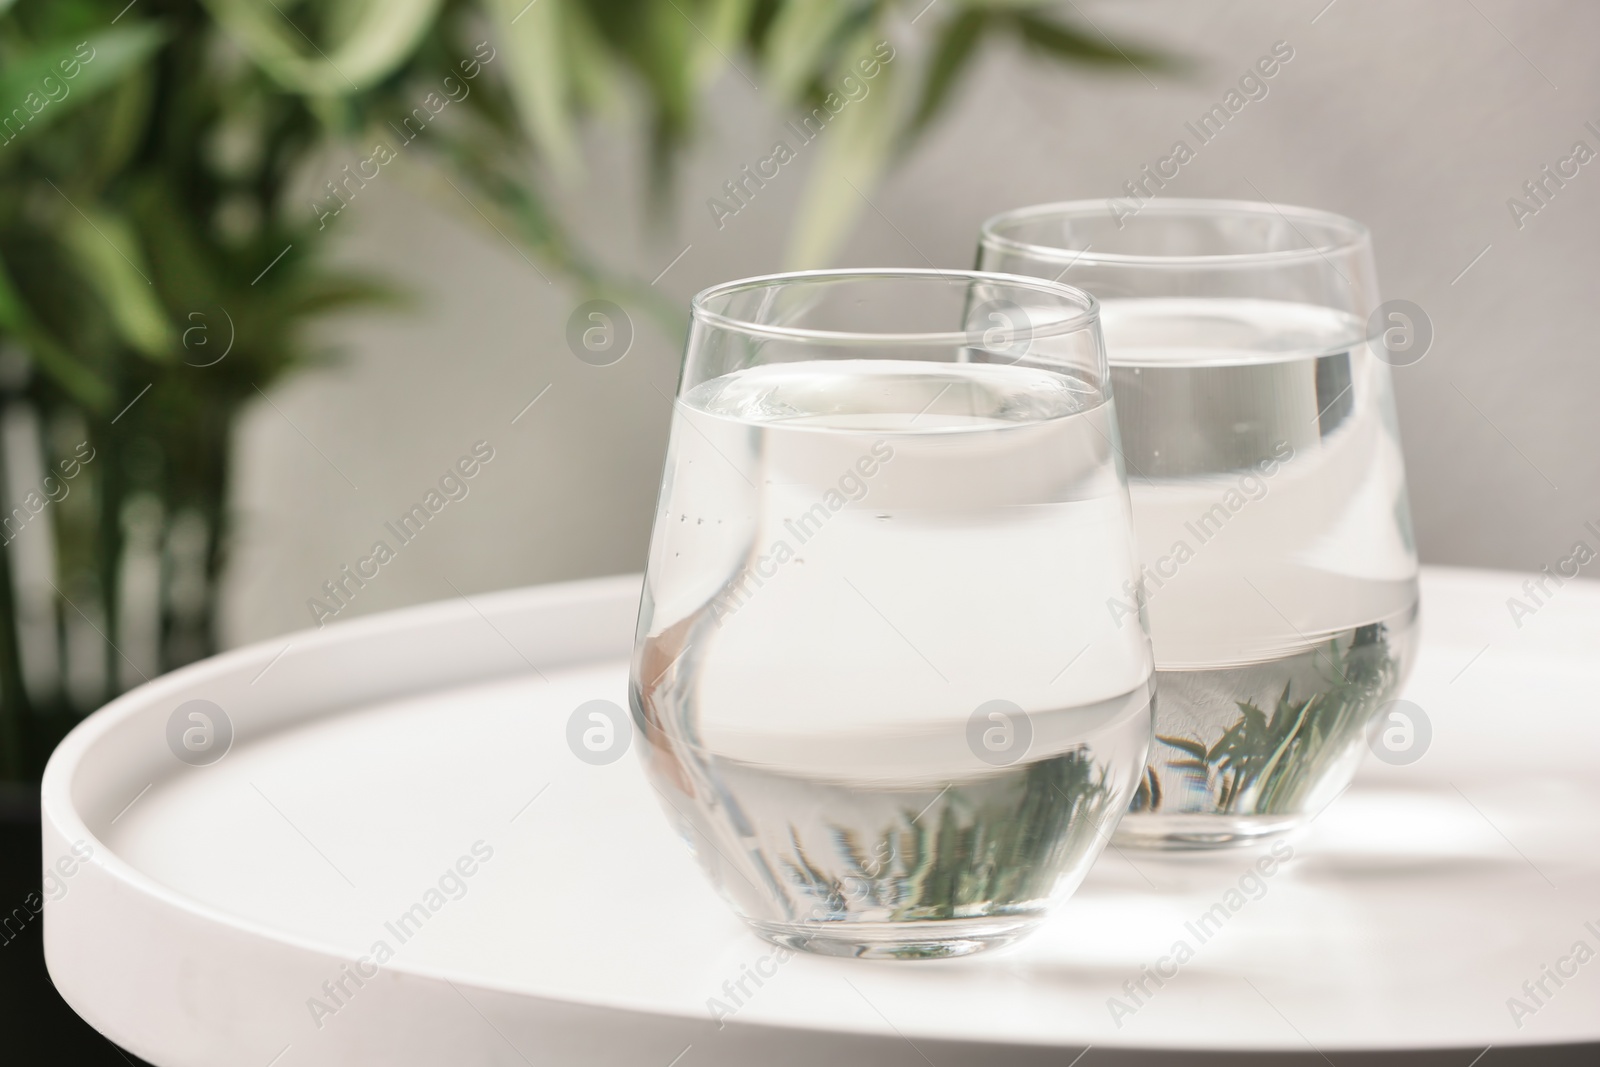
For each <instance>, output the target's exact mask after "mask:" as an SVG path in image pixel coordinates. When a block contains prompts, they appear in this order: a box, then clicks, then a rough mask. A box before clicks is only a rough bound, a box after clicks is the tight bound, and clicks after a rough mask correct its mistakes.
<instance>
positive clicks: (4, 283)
mask: <svg viewBox="0 0 1600 1067" xmlns="http://www.w3.org/2000/svg"><path fill="white" fill-rule="evenodd" d="M0 331H4V332H5V333H7V334H10V335H11V336H12V337H13V338H14V339H16V340H17V341H19V342H21V343H22V344H23V345H24V346H25V347H26V348H27V350H28V355H29V356H30V357H32V359H33V361H34V363H35V365H37V366H38V368H39V369H40V370H41V371H43V372H44V373H45V375H46V376H48V377H49V378H50V379H51V380H52V381H54V382H55V383H56V384H57V385H59V386H60V387H61V388H62V389H63V390H65V391H66V393H67V394H68V395H69V396H71V397H72V398H73V399H74V400H76V401H77V402H78V403H80V404H82V405H83V406H84V407H87V408H89V409H90V410H91V411H103V410H104V409H105V407H106V406H107V405H108V404H110V403H111V385H110V383H109V382H107V381H106V380H105V379H103V378H101V377H100V375H98V374H96V373H95V372H94V371H93V370H91V369H90V368H88V367H86V366H84V365H83V364H82V363H79V362H78V361H77V360H76V359H74V358H73V357H72V356H71V355H70V354H68V352H67V350H66V349H65V348H64V347H63V346H62V345H61V344H60V343H59V342H58V341H56V339H55V338H53V337H51V336H50V335H49V333H48V332H47V331H46V330H45V329H44V328H43V327H42V326H40V325H39V324H38V323H37V322H36V321H35V320H34V318H33V316H32V314H30V313H29V311H28V307H27V305H26V304H25V303H23V300H22V297H21V295H20V294H19V293H18V292H17V290H16V287H15V286H14V285H13V284H12V282H11V275H10V273H9V272H8V271H7V270H6V267H5V264H4V263H3V262H0Z"/></svg>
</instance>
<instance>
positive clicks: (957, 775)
mask: <svg viewBox="0 0 1600 1067" xmlns="http://www.w3.org/2000/svg"><path fill="white" fill-rule="evenodd" d="M1115 439H1116V429H1115V423H1114V419H1113V417H1112V408H1111V394H1110V390H1109V387H1108V379H1107V368H1106V362H1105V351H1104V347H1103V345H1102V342H1101V337H1100V329H1099V325H1098V322H1097V308H1096V305H1095V302H1094V300H1093V299H1091V298H1090V297H1089V296H1087V295H1086V294H1084V293H1082V292H1079V291H1077V290H1074V289H1070V288H1068V287H1066V286H1063V285H1057V284H1053V283H1050V282H1045V281H1041V280H1038V279H1033V278H1008V277H1002V276H994V275H986V274H980V273H976V272H970V271H949V272H945V271H932V270H869V271H850V272H832V271H820V272H809V273H802V274H789V275H776V276H772V277H766V278H754V279H749V280H745V281H737V282H730V283H728V284H726V285H720V286H717V287H715V288H713V289H708V290H706V291H705V292H702V293H701V294H700V295H699V296H697V297H696V298H695V300H694V304H693V314H692V325H691V329H690V334H689V342H688V349H687V353H686V355H685V357H684V366H683V374H682V378H681V380H680V382H679V386H678V394H677V398H676V400H675V402H674V405H673V422H672V435H671V442H670V445H669V449H668V454H667V462H666V470H665V473H664V475H663V477H662V487H661V497H660V504H659V507H658V510H657V512H656V518H655V528H654V532H653V534H652V536H651V543H650V558H649V565H648V570H647V572H646V577H645V590H644V599H643V602H642V604H641V607H640V614H639V628H638V635H637V641H636V646H635V655H634V660H633V670H632V678H631V688H630V697H631V701H632V707H633V715H634V718H635V722H636V725H637V726H638V729H639V733H640V735H641V736H642V737H643V739H644V743H643V744H642V745H641V749H642V755H643V759H644V763H645V767H646V769H647V773H648V776H649V778H650V781H651V784H652V785H653V786H654V788H655V790H656V792H657V793H658V794H659V796H660V799H661V801H662V806H663V809H664V810H665V812H666V813H667V815H668V817H669V819H670V820H671V821H672V822H673V823H674V824H675V825H676V826H677V828H678V829H679V831H680V832H681V834H682V835H683V837H684V839H685V840H686V842H687V843H688V845H689V847H690V848H691V849H692V850H693V852H694V854H695V856H696V857H697V858H698V860H699V861H700V863H701V865H702V866H703V867H704V869H705V871H706V872H707V874H708V875H709V876H710V878H711V880H712V882H713V883H714V884H715V885H716V887H717V889H718V890H719V891H720V892H721V893H722V895H723V896H724V897H725V898H726V900H727V901H728V902H729V903H730V904H731V905H732V907H733V908H734V910H735V911H736V912H738V914H739V915H740V916H742V917H743V918H744V919H745V921H747V922H748V923H749V924H750V925H751V926H752V927H753V928H754V929H755V931H756V932H757V933H759V934H760V935H761V936H763V937H765V938H767V939H769V940H771V941H774V942H777V943H779V944H781V945H785V946H788V947H790V948H795V949H802V950H808V951H812V952H818V953H823V954H828V955H838V956H856V957H879V958H923V957H938V956H951V955H961V954H964V953H968V952H973V951H976V950H979V949H982V948H984V947H987V946H991V945H996V944H1003V943H1005V942H1007V941H1010V940H1013V939H1015V938H1016V937H1018V936H1020V935H1022V934H1023V933H1025V932H1026V931H1027V930H1028V929H1030V928H1031V927H1032V926H1034V925H1035V924H1037V923H1038V922H1039V921H1040V920H1041V919H1042V917H1043V916H1044V914H1045V912H1046V910H1047V908H1048V907H1049V906H1050V904H1051V902H1052V901H1053V900H1058V899H1060V897H1061V896H1062V895H1064V894H1066V893H1069V892H1070V891H1071V890H1072V889H1073V888H1075V887H1076V885H1077V883H1078V882H1079V881H1080V880H1081V879H1082V878H1083V876H1084V874H1085V873H1086V872H1087V870H1088V868H1089V866H1090V864H1092V863H1093V861H1094V859H1095V857H1096V856H1097V855H1098V854H1099V852H1100V850H1101V848H1102V847H1103V846H1104V845H1105V844H1106V842H1107V841H1108V840H1109V836H1110V834H1111V832H1112V830H1113V828H1114V827H1115V824H1116V821H1117V819H1118V818H1119V817H1120V815H1121V814H1122V812H1123V811H1124V810H1125V809H1126V807H1127V805H1128V802H1129V799H1130V798H1131V796H1132V794H1133V791H1134V789H1135V788H1136V787H1137V785H1138V782H1139V781H1140V775H1141V774H1142V772H1143V768H1144V763H1145V759H1146V754H1147V750H1148V747H1149V743H1150V742H1149V739H1150V714H1151V713H1150V693H1151V690H1152V681H1151V677H1152V672H1153V670H1154V661H1153V659H1152V657H1151V653H1150V646H1149V640H1148V637H1147V635H1146V632H1145V630H1144V628H1143V626H1142V625H1141V624H1140V623H1139V621H1138V620H1137V619H1135V620H1134V621H1133V623H1132V624H1131V625H1125V626H1124V625H1117V624H1116V622H1115V621H1114V620H1112V619H1111V618H1110V617H1109V616H1108V615H1107V613H1106V610H1105V601H1106V599H1107V598H1109V597H1113V596H1118V595H1121V592H1122V589H1123V587H1124V585H1125V583H1127V582H1128V581H1130V580H1131V579H1132V578H1133V576H1134V568H1135V552H1134V548H1133V535H1132V528H1131V520H1130V517H1129V511H1128V498H1127V491H1126V482H1125V480H1124V477H1123V474H1122V470H1121V468H1120V467H1119V465H1118V461H1117V456H1116V450H1115V447H1114V444H1113V442H1114V441H1115Z"/></svg>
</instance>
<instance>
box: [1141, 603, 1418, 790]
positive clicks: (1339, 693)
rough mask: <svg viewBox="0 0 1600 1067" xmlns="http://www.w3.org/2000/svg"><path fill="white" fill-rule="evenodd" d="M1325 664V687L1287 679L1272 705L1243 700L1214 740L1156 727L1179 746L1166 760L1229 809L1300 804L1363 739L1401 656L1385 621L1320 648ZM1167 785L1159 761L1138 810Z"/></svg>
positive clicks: (1147, 779) (1167, 740)
mask: <svg viewBox="0 0 1600 1067" xmlns="http://www.w3.org/2000/svg"><path fill="white" fill-rule="evenodd" d="M1319 656H1320V658H1321V660H1322V662H1323V663H1324V664H1326V666H1327V668H1328V669H1327V671H1326V673H1325V675H1324V686H1325V687H1324V688H1322V689H1321V690H1319V691H1318V692H1315V693H1313V694H1311V695H1310V696H1307V697H1304V698H1302V699H1300V700H1295V699H1293V698H1292V696H1291V693H1290V688H1291V687H1290V685H1285V686H1284V688H1283V694H1282V695H1281V696H1279V697H1278V702H1277V705H1276V707H1274V708H1273V710H1272V711H1271V712H1270V713H1268V712H1266V711H1264V710H1262V709H1261V708H1259V707H1257V706H1256V705H1255V704H1254V703H1250V702H1245V701H1241V702H1240V703H1239V704H1238V708H1239V712H1240V714H1239V718H1238V719H1237V720H1236V721H1235V722H1234V723H1233V724H1232V725H1231V726H1229V727H1228V728H1227V730H1225V731H1224V732H1223V734H1222V736H1221V737H1219V738H1218V739H1217V740H1216V742H1215V743H1213V744H1212V745H1211V746H1210V747H1209V748H1208V747H1206V745H1204V744H1203V743H1201V742H1200V741H1198V740H1195V739H1191V738H1184V737H1169V736H1163V735H1157V737H1156V740H1157V741H1158V742H1160V743H1161V744H1163V745H1166V746H1167V747H1169V748H1171V749H1173V750H1175V751H1176V752H1177V753H1178V755H1177V756H1176V757H1168V758H1166V759H1165V760H1163V761H1161V762H1162V763H1163V765H1164V766H1165V767H1167V768H1168V769H1170V770H1172V771H1174V772H1176V773H1178V774H1180V775H1183V776H1186V777H1187V778H1189V779H1190V780H1191V782H1193V783H1194V784H1195V785H1197V786H1199V787H1201V788H1203V789H1205V790H1206V791H1208V792H1209V793H1210V795H1211V796H1212V804H1213V805H1214V810H1216V811H1218V812H1221V813H1225V814H1252V815H1267V814H1277V813H1283V812H1293V811H1298V810H1300V808H1301V805H1302V803H1303V802H1304V800H1305V798H1306V795H1307V794H1308V793H1309V792H1310V790H1311V788H1312V787H1313V786H1314V785H1315V784H1316V783H1317V782H1318V781H1320V780H1321V779H1322V777H1323V774H1324V772H1325V771H1326V770H1327V769H1328V766H1329V765H1330V764H1331V763H1332V762H1333V761H1335V760H1337V759H1339V758H1340V757H1341V756H1343V755H1344V754H1345V753H1347V752H1348V751H1349V750H1350V746H1351V745H1352V744H1354V743H1356V742H1358V741H1359V740H1360V738H1361V736H1362V733H1363V731H1365V729H1366V727H1367V723H1368V720H1369V719H1370V718H1371V715H1372V712H1373V711H1374V709H1376V708H1377V706H1378V704H1379V703H1381V702H1382V701H1383V700H1384V699H1385V698H1386V697H1387V696H1388V695H1389V693H1390V692H1391V691H1392V690H1393V689H1394V686H1395V682H1396V680H1397V666H1398V665H1397V663H1396V661H1395V659H1394V657H1393V656H1392V655H1391V654H1390V652H1389V646H1388V639H1387V634H1386V631H1385V628H1384V626H1383V625H1382V624H1381V623H1375V624H1373V625H1371V626H1363V627H1360V628H1358V629H1357V630H1356V631H1355V632H1354V634H1353V635H1352V636H1351V638H1350V640H1349V643H1348V645H1347V646H1346V647H1345V648H1343V649H1341V648H1340V645H1339V642H1338V641H1337V640H1334V641H1330V642H1328V644H1327V645H1326V646H1325V647H1324V648H1323V649H1322V650H1320V652H1319ZM1162 795H1163V793H1162V786H1161V779H1160V776H1159V773H1158V771H1157V768H1156V766H1155V765H1154V763H1152V765H1151V766H1150V767H1149V768H1147V769H1146V772H1145V778H1144V780H1143V781H1142V782H1141V784H1140V787H1139V790H1138V792H1137V793H1136V794H1135V796H1134V802H1133V810H1135V811H1155V810H1157V809H1159V808H1160V805H1161V800H1162Z"/></svg>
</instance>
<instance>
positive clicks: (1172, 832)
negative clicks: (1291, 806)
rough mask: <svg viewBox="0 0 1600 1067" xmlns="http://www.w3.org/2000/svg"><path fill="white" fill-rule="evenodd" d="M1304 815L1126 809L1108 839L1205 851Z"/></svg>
mask: <svg viewBox="0 0 1600 1067" xmlns="http://www.w3.org/2000/svg"><path fill="white" fill-rule="evenodd" d="M1305 821H1306V817H1305V816H1304V815H1212V814H1207V813H1204V812H1192V813H1187V814H1175V815H1155V814H1143V813H1130V814H1128V815H1124V816H1123V817H1122V821H1121V822H1120V823H1118V824H1117V831H1116V833H1114V834H1112V836H1111V843H1112V844H1113V845H1115V846H1116V847H1118V848H1151V849H1166V850H1169V851H1206V850H1214V849H1225V848H1244V847H1246V846H1249V845H1253V844H1256V843H1257V842H1260V841H1266V840H1269V839H1271V838H1274V837H1280V836H1282V835H1284V834H1287V833H1289V832H1290V831H1292V830H1296V829H1298V828H1299V827H1300V826H1301V825H1302V824H1303V823H1304V822H1305Z"/></svg>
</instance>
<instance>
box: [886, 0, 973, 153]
mask: <svg viewBox="0 0 1600 1067" xmlns="http://www.w3.org/2000/svg"><path fill="white" fill-rule="evenodd" d="M989 24H990V20H989V13H988V12H986V11H983V10H981V9H978V8H967V9H966V10H964V11H962V12H961V13H960V14H958V15H956V16H955V17H954V18H951V19H948V20H946V21H945V24H944V29H943V30H942V31H941V33H940V34H939V43H938V44H937V45H936V46H935V47H934V50H933V58H932V59H930V60H929V61H928V71H927V74H926V75H925V76H924V78H923V83H922V99H921V100H919V101H918V102H917V106H916V110H915V111H913V112H912V116H911V122H910V125H908V126H907V127H906V132H905V136H904V140H905V143H907V144H909V143H910V142H911V141H912V140H914V139H915V138H916V137H917V135H918V134H920V133H921V132H922V131H923V130H924V129H926V128H927V126H928V124H929V123H930V122H932V121H933V119H934V117H935V116H936V115H938V113H939V111H940V109H941V108H942V107H943V106H944V103H945V101H946V99H948V98H949V96H950V91H951V90H952V89H954V88H955V85H956V78H957V76H958V75H959V74H960V73H961V72H962V71H963V70H964V69H966V67H967V64H968V63H969V62H970V61H971V59H972V57H973V56H974V55H976V54H977V49H978V45H979V44H980V43H981V42H982V41H983V34H984V31H985V30H986V29H987V28H988V27H989Z"/></svg>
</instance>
